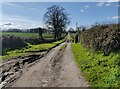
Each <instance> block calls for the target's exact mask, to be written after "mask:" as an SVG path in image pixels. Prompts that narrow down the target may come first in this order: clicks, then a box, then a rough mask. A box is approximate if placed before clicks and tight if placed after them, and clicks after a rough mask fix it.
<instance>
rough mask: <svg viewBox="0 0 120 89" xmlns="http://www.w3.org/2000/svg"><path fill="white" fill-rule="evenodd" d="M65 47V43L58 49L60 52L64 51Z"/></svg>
mask: <svg viewBox="0 0 120 89" xmlns="http://www.w3.org/2000/svg"><path fill="white" fill-rule="evenodd" d="M66 47H67V44H66V43H65V44H63V45H62V46H61V48H60V51H62V50H64V49H65V48H66Z"/></svg>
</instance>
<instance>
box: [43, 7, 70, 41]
mask: <svg viewBox="0 0 120 89" xmlns="http://www.w3.org/2000/svg"><path fill="white" fill-rule="evenodd" d="M44 22H45V24H46V26H47V27H48V28H51V29H52V30H53V32H54V39H57V38H60V37H61V33H62V32H63V30H64V29H65V28H66V26H67V25H68V24H69V23H70V20H69V14H68V13H67V12H66V11H65V9H64V8H63V7H60V6H57V5H53V6H51V7H49V8H48V9H47V12H46V13H45V14H44Z"/></svg>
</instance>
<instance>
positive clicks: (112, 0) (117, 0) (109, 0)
mask: <svg viewBox="0 0 120 89" xmlns="http://www.w3.org/2000/svg"><path fill="white" fill-rule="evenodd" d="M119 1H120V0H107V2H119Z"/></svg>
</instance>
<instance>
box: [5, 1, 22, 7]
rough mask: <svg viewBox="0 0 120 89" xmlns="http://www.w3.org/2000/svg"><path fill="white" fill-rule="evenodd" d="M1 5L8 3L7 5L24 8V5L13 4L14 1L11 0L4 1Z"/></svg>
mask: <svg viewBox="0 0 120 89" xmlns="http://www.w3.org/2000/svg"><path fill="white" fill-rule="evenodd" d="M3 5H8V6H13V7H19V8H24V6H22V5H19V4H15V3H11V2H4V3H3Z"/></svg>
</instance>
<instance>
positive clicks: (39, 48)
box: [2, 39, 65, 60]
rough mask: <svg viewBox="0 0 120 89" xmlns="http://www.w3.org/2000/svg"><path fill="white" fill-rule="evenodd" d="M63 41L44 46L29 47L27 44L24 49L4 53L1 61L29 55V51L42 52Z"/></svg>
mask: <svg viewBox="0 0 120 89" xmlns="http://www.w3.org/2000/svg"><path fill="white" fill-rule="evenodd" d="M64 40H65V39H63V40H60V41H56V42H53V43H49V44H48V43H45V44H38V45H31V44H28V46H27V47H25V48H22V49H20V50H17V49H16V50H13V51H9V52H6V53H5V55H4V56H2V60H5V59H10V58H13V57H17V56H25V55H29V54H30V53H31V52H29V51H42V50H48V49H50V48H51V47H53V46H55V45H57V44H59V43H62V42H63V41H64Z"/></svg>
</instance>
